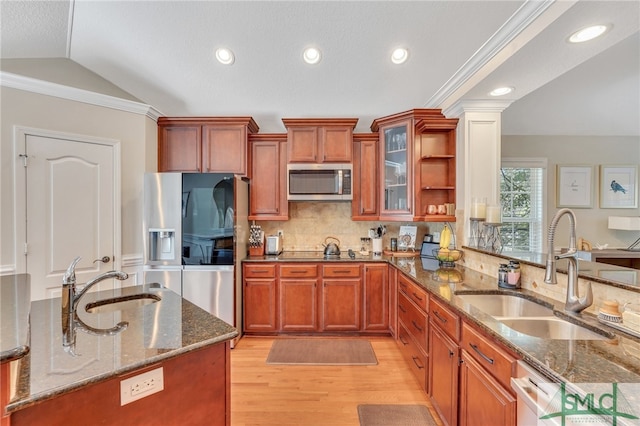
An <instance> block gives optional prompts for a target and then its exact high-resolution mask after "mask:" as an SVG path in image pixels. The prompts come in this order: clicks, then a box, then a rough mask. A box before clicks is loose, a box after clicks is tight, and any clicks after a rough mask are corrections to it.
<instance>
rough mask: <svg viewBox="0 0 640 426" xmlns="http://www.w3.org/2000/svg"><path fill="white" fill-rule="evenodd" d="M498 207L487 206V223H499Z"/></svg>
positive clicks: (500, 219) (500, 220) (500, 218)
mask: <svg viewBox="0 0 640 426" xmlns="http://www.w3.org/2000/svg"><path fill="white" fill-rule="evenodd" d="M501 216H502V215H501V214H500V206H487V223H501V222H502V217H501Z"/></svg>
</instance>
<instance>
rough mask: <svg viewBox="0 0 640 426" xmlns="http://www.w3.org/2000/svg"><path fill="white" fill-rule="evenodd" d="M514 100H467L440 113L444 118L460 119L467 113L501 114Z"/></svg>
mask: <svg viewBox="0 0 640 426" xmlns="http://www.w3.org/2000/svg"><path fill="white" fill-rule="evenodd" d="M513 102H515V101H514V100H500V101H498V100H485V99H467V100H462V101H458V102H456V103H455V104H453V105H451V107H449V108H447V109H446V110H444V111H442V112H443V114H444V115H445V116H446V117H461V116H462V115H463V114H464V113H467V112H497V113H501V112H502V111H504V110H505V109H507V108H508V107H509V105H511V104H512V103H513Z"/></svg>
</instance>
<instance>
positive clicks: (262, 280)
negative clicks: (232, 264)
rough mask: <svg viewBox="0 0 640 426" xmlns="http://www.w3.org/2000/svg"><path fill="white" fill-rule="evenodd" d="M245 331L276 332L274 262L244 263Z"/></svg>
mask: <svg viewBox="0 0 640 426" xmlns="http://www.w3.org/2000/svg"><path fill="white" fill-rule="evenodd" d="M243 284H244V299H243V300H244V310H243V314H244V331H246V332H276V331H277V330H278V323H277V297H276V294H277V292H276V290H277V280H276V265H275V264H274V263H256V264H244V265H243Z"/></svg>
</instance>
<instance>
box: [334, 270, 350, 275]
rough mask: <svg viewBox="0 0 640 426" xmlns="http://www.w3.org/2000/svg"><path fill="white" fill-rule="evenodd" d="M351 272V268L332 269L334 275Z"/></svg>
mask: <svg viewBox="0 0 640 426" xmlns="http://www.w3.org/2000/svg"><path fill="white" fill-rule="evenodd" d="M349 273H351V270H350V269H334V270H333V271H331V274H332V275H338V274H349Z"/></svg>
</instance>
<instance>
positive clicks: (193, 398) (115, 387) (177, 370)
mask: <svg viewBox="0 0 640 426" xmlns="http://www.w3.org/2000/svg"><path fill="white" fill-rule="evenodd" d="M230 350H231V349H230V344H229V342H224V343H218V344H215V345H212V346H207V347H204V348H200V349H197V350H194V351H191V352H187V353H183V354H181V355H179V356H176V357H174V358H171V359H167V360H165V361H162V362H159V363H157V364H154V365H152V366H149V367H145V368H143V369H139V370H136V371H132V372H129V373H126V374H123V375H121V376H116V377H112V378H109V379H106V380H104V381H98V382H91V381H90V383H86V384H85V385H83V386H81V387H80V388H78V389H76V390H74V391H72V392H69V393H65V394H61V395H58V396H56V397H54V398H51V399H48V400H46V401H42V402H40V403H35V404H33V405H29V406H27V407H25V408H23V409H20V410H18V411H14V412H13V413H12V414H11V416H10V417H8V418H7V419H8V420H9V421H10V424H11V425H13V426H22V425H26V426H32V425H211V426H229V425H230V424H231V400H230V395H231V392H230V386H231V374H230V373H231V368H230ZM160 367H161V368H162V372H163V378H164V388H163V390H162V391H161V392H157V393H155V394H151V395H148V396H146V397H144V398H142V399H139V400H137V401H135V402H134V403H131V404H126V405H121V403H120V393H121V391H120V387H121V382H122V380H125V379H128V378H131V377H135V376H137V375H139V374H142V373H145V372H147V371H150V370H154V369H156V368H160ZM32 368H33V367H32ZM3 408H4V407H3Z"/></svg>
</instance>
